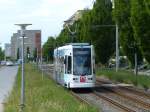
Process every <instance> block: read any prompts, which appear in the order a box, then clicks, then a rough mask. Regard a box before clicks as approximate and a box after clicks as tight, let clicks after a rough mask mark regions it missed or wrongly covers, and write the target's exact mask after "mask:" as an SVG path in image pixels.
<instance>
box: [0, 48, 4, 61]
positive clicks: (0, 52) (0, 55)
mask: <svg viewBox="0 0 150 112" xmlns="http://www.w3.org/2000/svg"><path fill="white" fill-rule="evenodd" d="M0 60H4V51H3V50H2V48H1V47H0Z"/></svg>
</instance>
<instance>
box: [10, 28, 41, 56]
mask: <svg viewBox="0 0 150 112" xmlns="http://www.w3.org/2000/svg"><path fill="white" fill-rule="evenodd" d="M21 52H22V38H21V35H20V30H18V31H17V33H14V34H13V36H12V37H11V56H12V58H13V59H21V56H22V54H21ZM35 52H36V56H37V57H40V56H41V30H26V31H25V37H24V56H25V57H28V58H33V57H34V54H35Z"/></svg>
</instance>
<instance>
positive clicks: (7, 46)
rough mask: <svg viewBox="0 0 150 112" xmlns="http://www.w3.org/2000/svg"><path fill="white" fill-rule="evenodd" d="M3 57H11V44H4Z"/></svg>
mask: <svg viewBox="0 0 150 112" xmlns="http://www.w3.org/2000/svg"><path fill="white" fill-rule="evenodd" d="M5 57H11V44H10V43H6V44H5Z"/></svg>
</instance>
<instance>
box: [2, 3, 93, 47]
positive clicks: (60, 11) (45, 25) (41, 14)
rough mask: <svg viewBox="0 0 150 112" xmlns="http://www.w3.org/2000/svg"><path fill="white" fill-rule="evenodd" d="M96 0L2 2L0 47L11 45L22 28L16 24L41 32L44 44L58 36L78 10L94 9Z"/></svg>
mask: <svg viewBox="0 0 150 112" xmlns="http://www.w3.org/2000/svg"><path fill="white" fill-rule="evenodd" d="M93 1H94V0H0V14H1V15H0V43H1V44H0V46H2V47H3V48H4V44H5V43H10V39H11V36H12V35H13V33H15V32H17V30H19V29H20V28H19V27H18V26H15V25H14V24H18V23H31V24H32V26H28V27H27V29H28V30H30V29H31V30H39V29H40V30H41V31H42V42H46V40H47V38H48V36H57V35H59V33H60V31H61V30H62V26H63V23H64V21H65V20H67V19H68V18H69V17H70V16H72V15H73V14H74V13H75V12H76V11H77V10H82V9H84V8H92V6H93Z"/></svg>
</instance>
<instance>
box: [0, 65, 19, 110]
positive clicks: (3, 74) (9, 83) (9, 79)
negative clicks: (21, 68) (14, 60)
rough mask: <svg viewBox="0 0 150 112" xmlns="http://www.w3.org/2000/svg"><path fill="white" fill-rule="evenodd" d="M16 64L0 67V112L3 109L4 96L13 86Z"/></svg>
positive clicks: (16, 69)
mask: <svg viewBox="0 0 150 112" xmlns="http://www.w3.org/2000/svg"><path fill="white" fill-rule="evenodd" d="M17 71H18V66H5V67H1V68H0V112H2V111H3V105H2V103H4V102H5V101H4V100H5V98H6V97H7V95H8V93H9V92H10V91H11V89H12V87H13V83H14V81H15V76H16V75H17Z"/></svg>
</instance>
